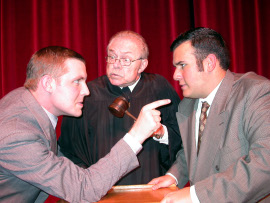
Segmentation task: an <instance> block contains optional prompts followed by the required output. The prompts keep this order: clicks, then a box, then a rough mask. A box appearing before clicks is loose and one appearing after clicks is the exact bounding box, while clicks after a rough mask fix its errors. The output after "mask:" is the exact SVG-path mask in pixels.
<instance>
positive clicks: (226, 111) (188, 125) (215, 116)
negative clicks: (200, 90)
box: [168, 71, 270, 202]
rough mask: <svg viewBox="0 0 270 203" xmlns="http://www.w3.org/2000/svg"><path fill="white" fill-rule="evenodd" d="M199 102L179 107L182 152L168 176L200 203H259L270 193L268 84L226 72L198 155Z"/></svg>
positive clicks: (186, 101) (185, 102)
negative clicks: (188, 188) (189, 187)
mask: <svg viewBox="0 0 270 203" xmlns="http://www.w3.org/2000/svg"><path fill="white" fill-rule="evenodd" d="M197 106H198V99H188V98H185V99H184V100H182V102H180V105H179V109H178V112H177V120H178V124H179V128H180V134H181V137H182V140H183V147H184V149H183V150H181V151H179V152H178V154H177V160H176V161H175V163H174V165H173V166H172V167H171V169H170V170H169V171H168V172H169V173H172V174H173V175H174V176H175V177H176V178H177V179H178V182H179V187H184V186H185V184H186V183H187V182H188V181H190V185H195V191H196V194H197V196H198V198H199V200H200V201H201V202H255V201H258V200H259V199H261V198H263V197H264V196H266V195H267V194H269V193H270V187H269V182H270V81H269V80H267V79H265V78H263V77H261V76H258V75H256V74H254V73H246V74H244V75H242V74H234V73H232V72H230V71H227V73H226V76H225V78H224V79H223V81H222V83H221V86H220V87H219V89H218V92H217V94H216V96H215V98H214V100H213V103H212V106H211V109H210V112H209V115H208V118H207V123H206V126H205V130H204V133H203V138H202V143H201V147H200V153H199V156H198V157H197V154H196V151H197V149H196V145H195V130H194V129H195V112H196V109H197Z"/></svg>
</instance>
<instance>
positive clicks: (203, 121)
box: [197, 102, 210, 156]
mask: <svg viewBox="0 0 270 203" xmlns="http://www.w3.org/2000/svg"><path fill="white" fill-rule="evenodd" d="M209 107H210V105H209V104H208V103H207V102H203V103H202V111H201V115H200V118H199V134H198V147H197V156H198V154H199V150H200V146H201V142H202V135H203V131H204V127H205V124H206V119H207V114H206V112H207V110H208V108H209Z"/></svg>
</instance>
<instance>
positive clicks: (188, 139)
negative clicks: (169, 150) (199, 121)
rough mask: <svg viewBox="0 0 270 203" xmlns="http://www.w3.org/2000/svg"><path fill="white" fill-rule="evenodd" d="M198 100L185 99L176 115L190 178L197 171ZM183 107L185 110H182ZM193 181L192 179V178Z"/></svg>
mask: <svg viewBox="0 0 270 203" xmlns="http://www.w3.org/2000/svg"><path fill="white" fill-rule="evenodd" d="M197 106H198V100H195V99H188V98H185V99H184V100H182V101H181V105H180V106H179V112H177V113H176V117H177V120H178V125H179V129H180V134H181V137H182V142H183V147H184V151H185V157H186V161H187V166H188V169H189V174H190V175H189V176H190V178H191V177H193V174H194V173H195V171H196V162H197V150H196V142H195V113H196V109H197ZM181 107H183V108H181ZM191 179H192V178H191Z"/></svg>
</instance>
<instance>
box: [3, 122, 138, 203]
mask: <svg viewBox="0 0 270 203" xmlns="http://www.w3.org/2000/svg"><path fill="white" fill-rule="evenodd" d="M14 128H16V124H15V125H14ZM25 128H27V126H22V127H20V128H17V130H14V131H13V132H12V134H10V135H9V136H6V138H5V139H4V140H1V142H2V143H5V144H4V146H7V147H5V148H2V149H1V151H0V156H1V159H0V165H1V166H3V168H4V169H5V170H6V171H9V173H11V174H12V175H14V176H16V177H17V178H19V179H20V180H23V181H25V182H28V183H29V184H31V185H34V186H36V187H37V188H40V189H41V190H43V191H45V192H46V193H48V194H51V195H54V196H56V197H60V198H62V199H65V200H67V201H69V202H96V201H98V200H99V199H100V198H101V197H102V196H104V195H105V194H106V193H107V191H108V190H109V189H110V188H111V187H112V186H113V185H114V184H115V183H116V181H117V180H119V179H120V178H121V177H122V176H123V175H125V174H127V173H128V172H129V171H130V170H132V169H134V168H135V167H137V166H138V160H137V157H136V155H135V153H134V152H133V151H132V149H131V148H130V147H129V146H128V145H127V143H126V142H125V141H124V140H123V139H122V140H120V141H119V142H118V143H117V144H116V145H115V146H114V147H113V148H112V149H111V152H110V153H109V154H108V155H107V156H105V157H104V158H102V159H100V160H99V161H98V162H97V163H96V164H94V165H92V166H91V167H89V168H88V169H83V168H80V167H79V166H76V165H75V164H73V163H72V162H71V161H70V160H68V159H67V158H65V157H57V156H56V155H55V154H54V153H53V152H52V151H50V150H49V149H48V146H49V144H48V140H47V139H46V138H45V137H44V135H42V134H40V133H39V132H37V131H35V129H33V130H32V131H29V130H30V129H28V130H27V129H25ZM19 129H20V130H19ZM26 130H27V131H26ZM27 132H28V133H27Z"/></svg>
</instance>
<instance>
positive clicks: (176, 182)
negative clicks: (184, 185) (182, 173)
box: [166, 173, 178, 185]
mask: <svg viewBox="0 0 270 203" xmlns="http://www.w3.org/2000/svg"><path fill="white" fill-rule="evenodd" d="M166 175H169V176H171V177H173V178H174V180H175V185H178V181H177V178H176V177H175V176H174V175H173V174H171V173H166Z"/></svg>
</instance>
